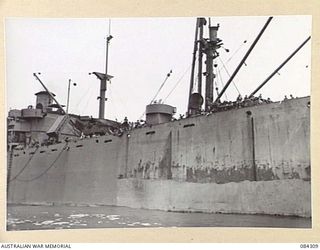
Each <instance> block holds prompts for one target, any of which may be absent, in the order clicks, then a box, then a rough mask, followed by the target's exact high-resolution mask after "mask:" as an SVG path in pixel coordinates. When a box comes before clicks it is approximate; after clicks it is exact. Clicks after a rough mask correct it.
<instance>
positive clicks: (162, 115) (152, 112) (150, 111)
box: [146, 103, 176, 125]
mask: <svg viewBox="0 0 320 250" xmlns="http://www.w3.org/2000/svg"><path fill="white" fill-rule="evenodd" d="M175 112H176V108H175V107H172V106H170V105H167V104H160V103H152V104H149V105H147V107H146V124H148V125H155V124H160V123H165V122H170V121H171V120H172V116H173V114H174V113H175Z"/></svg>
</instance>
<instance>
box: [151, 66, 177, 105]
mask: <svg viewBox="0 0 320 250" xmlns="http://www.w3.org/2000/svg"><path fill="white" fill-rule="evenodd" d="M171 73H172V70H170V72H169V73H168V74H167V76H166V78H165V79H164V81H163V83H162V84H161V86H160V88H159V89H158V91H157V93H156V94H155V96H154V97H153V98H152V100H151V102H150V104H151V103H153V101H154V100H155V99H156V98H157V96H158V94H159V92H160V91H161V89H162V88H163V86H164V84H165V83H166V81H167V80H168V78H169V77H170V75H171Z"/></svg>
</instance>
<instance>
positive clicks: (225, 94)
mask: <svg viewBox="0 0 320 250" xmlns="http://www.w3.org/2000/svg"><path fill="white" fill-rule="evenodd" d="M218 76H219V78H220V83H221V87H222V88H223V87H224V85H223V80H222V76H221V73H220V71H218ZM217 86H218V83H217ZM218 95H219V94H218ZM224 96H225V97H226V100H227V101H228V100H229V99H228V96H227V93H226V92H225V93H224Z"/></svg>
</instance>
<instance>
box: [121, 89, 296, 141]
mask: <svg viewBox="0 0 320 250" xmlns="http://www.w3.org/2000/svg"><path fill="white" fill-rule="evenodd" d="M293 98H294V97H293V96H292V95H290V99H293ZM286 100H288V97H287V96H285V97H284V99H283V101H286ZM268 103H272V101H271V99H270V98H267V99H264V98H262V95H259V96H258V97H256V96H251V97H248V96H247V95H246V96H245V97H242V96H241V95H239V96H238V97H237V99H236V101H223V102H221V101H218V102H217V103H212V104H211V105H210V112H205V111H202V112H201V114H208V113H215V112H221V111H226V110H231V109H238V108H244V107H252V106H256V105H260V104H268ZM187 117H188V116H187V115H182V114H180V116H179V118H178V119H177V118H173V121H175V120H180V119H184V118H187ZM147 126H149V125H148V124H147V123H146V122H145V121H144V120H137V121H136V122H129V121H128V118H127V117H125V118H124V121H123V122H122V123H121V125H120V127H119V129H118V130H117V131H116V134H117V135H119V136H121V135H122V134H123V133H124V132H125V131H130V130H132V129H134V128H143V127H147Z"/></svg>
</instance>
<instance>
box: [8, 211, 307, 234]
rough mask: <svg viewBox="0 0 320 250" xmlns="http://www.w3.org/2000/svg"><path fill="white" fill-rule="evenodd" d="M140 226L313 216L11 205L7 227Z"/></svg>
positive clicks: (290, 222)
mask: <svg viewBox="0 0 320 250" xmlns="http://www.w3.org/2000/svg"><path fill="white" fill-rule="evenodd" d="M139 227H155V228H157V227H267V228H270V227H273V228H311V219H310V218H298V217H289V216H269V215H239V214H208V213H180V212H164V211H158V210H145V209H133V208H126V207H116V206H96V207H85V206H77V207H75V206H30V205H8V206H7V230H8V231H14V230H46V229H77V228H82V229H86V228H139Z"/></svg>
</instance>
